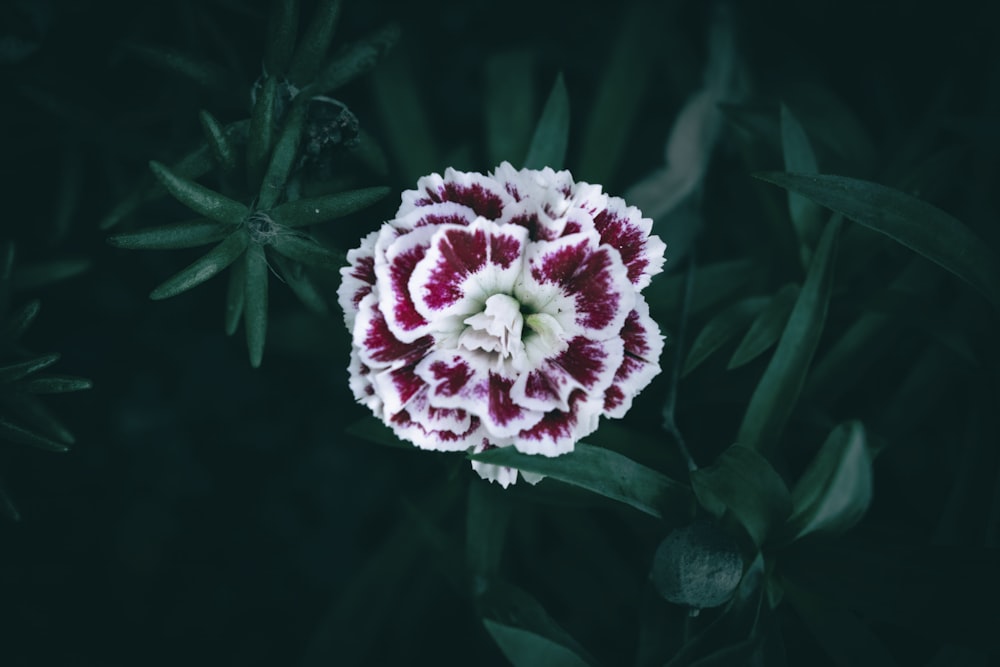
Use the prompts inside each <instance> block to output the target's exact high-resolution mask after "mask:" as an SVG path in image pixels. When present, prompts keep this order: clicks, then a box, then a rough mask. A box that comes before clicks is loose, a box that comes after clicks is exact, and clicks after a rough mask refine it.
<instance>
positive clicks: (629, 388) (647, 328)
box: [604, 296, 663, 418]
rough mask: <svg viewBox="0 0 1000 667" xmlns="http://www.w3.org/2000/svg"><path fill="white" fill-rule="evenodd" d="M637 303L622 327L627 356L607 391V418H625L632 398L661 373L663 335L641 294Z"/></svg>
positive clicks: (605, 402) (605, 407)
mask: <svg viewBox="0 0 1000 667" xmlns="http://www.w3.org/2000/svg"><path fill="white" fill-rule="evenodd" d="M635 305H636V307H635V308H634V309H633V310H632V312H630V313H629V315H628V317H627V318H626V319H625V326H624V327H623V328H622V333H621V337H622V340H623V341H624V347H625V355H624V358H623V359H622V363H621V365H620V366H619V367H618V370H617V372H616V373H615V377H614V381H613V382H612V384H611V386H610V387H608V388H607V389H606V390H605V392H604V414H605V415H606V416H608V417H615V418H620V417H624V416H625V413H626V412H628V410H629V408H631V407H632V399H633V398H634V397H635V396H636V395H637V394H638V393H639V392H640V391H642V390H643V389H645V388H646V386H647V385H648V384H649V383H650V382H651V381H652V380H653V378H654V377H656V375H657V374H658V373H659V372H660V365H659V360H660V354H661V353H662V352H663V335H662V334H660V329H659V327H658V326H657V325H656V322H654V321H653V319H652V318H651V317H650V316H649V305H648V304H647V303H646V299H644V298H643V297H642V296H639V298H638V299H637V300H636V304H635Z"/></svg>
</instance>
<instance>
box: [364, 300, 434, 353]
mask: <svg viewBox="0 0 1000 667" xmlns="http://www.w3.org/2000/svg"><path fill="white" fill-rule="evenodd" d="M433 343H434V341H433V339H432V338H431V337H430V336H424V337H423V338H419V339H417V340H415V341H413V342H405V341H401V340H399V339H398V338H396V336H395V335H394V334H393V333H392V331H391V330H390V329H389V326H388V324H387V323H386V321H385V317H384V316H383V315H382V311H381V310H379V307H378V295H377V294H375V293H374V292H372V293H371V294H369V295H368V296H366V297H365V298H363V299H362V300H361V304H360V307H359V309H358V313H357V320H356V322H355V324H354V345H356V346H357V348H358V354H359V356H360V358H361V362H362V363H364V364H366V365H368V366H371V367H372V368H386V367H392V368H399V367H400V366H408V365H410V364H414V363H416V362H417V361H419V360H420V359H422V358H423V357H424V356H425V355H426V354H427V352H428V351H429V350H430V348H431V345H433Z"/></svg>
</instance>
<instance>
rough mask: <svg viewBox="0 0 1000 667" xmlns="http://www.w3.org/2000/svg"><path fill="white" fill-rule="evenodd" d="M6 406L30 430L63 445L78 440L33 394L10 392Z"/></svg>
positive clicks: (21, 424) (23, 426) (5, 402)
mask: <svg viewBox="0 0 1000 667" xmlns="http://www.w3.org/2000/svg"><path fill="white" fill-rule="evenodd" d="M4 408H5V411H6V412H7V413H8V414H9V415H10V416H11V417H12V418H14V419H15V420H16V423H17V424H19V425H20V426H21V427H22V428H24V429H26V430H28V431H33V432H35V433H37V434H38V435H41V436H44V437H45V438H47V439H49V440H54V441H56V442H59V443H61V444H63V445H72V444H73V443H74V442H76V438H74V437H73V434H72V433H71V432H70V430H69V429H68V428H66V427H65V426H64V425H63V424H62V422H60V421H59V420H58V419H57V418H56V416H55V415H53V414H52V411H51V410H49V409H48V408H47V407H45V404H44V403H43V402H42V401H41V400H39V398H38V397H37V396H35V395H33V394H28V393H25V392H16V393H10V392H8V393H7V395H6V396H4Z"/></svg>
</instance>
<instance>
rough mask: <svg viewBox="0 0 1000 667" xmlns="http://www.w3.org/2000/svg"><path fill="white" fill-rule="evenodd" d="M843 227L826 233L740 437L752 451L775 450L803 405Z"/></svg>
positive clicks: (836, 222)
mask: <svg viewBox="0 0 1000 667" xmlns="http://www.w3.org/2000/svg"><path fill="white" fill-rule="evenodd" d="M840 227H841V222H840V219H839V217H837V218H833V219H831V220H830V221H829V222H828V223H827V225H826V227H825V228H824V230H823V235H822V236H821V237H820V240H819V243H818V244H817V246H816V252H815V253H814V254H813V258H812V262H811V263H810V264H809V273H808V275H807V276H806V281H805V284H804V285H803V286H802V290H801V291H800V292H799V297H798V299H796V301H795V307H794V308H793V309H792V314H791V315H790V316H789V318H788V324H787V325H785V330H784V331H783V332H782V334H781V339H780V340H779V341H778V347H777V349H776V350H775V351H774V356H772V357H771V362H770V363H769V364H768V366H767V369H766V370H765V371H764V375H763V377H761V379H760V382H759V383H757V387H756V389H754V392H753V396H751V398H750V405H749V406H747V411H746V413H745V414H744V415H743V422H742V423H741V424H740V431H739V436H738V437H737V441H739V442H741V443H743V444H745V445H746V446H748V447H755V448H757V449H759V450H760V451H762V452H765V453H767V452H771V451H773V450H774V448H775V447H776V446H777V442H778V438H779V437H780V436H781V432H782V431H783V430H784V428H785V423H786V422H787V421H788V418H789V416H790V415H791V414H792V410H793V409H794V408H795V403H796V402H797V401H798V397H799V393H800V392H801V391H802V385H803V383H804V382H805V377H806V373H807V372H808V370H809V365H810V363H811V362H812V358H813V354H814V353H815V352H816V346H817V345H819V339H820V336H821V335H822V333H823V325H824V324H825V323H826V311H827V306H828V304H829V301H830V291H831V289H832V287H833V268H834V264H835V262H834V258H835V257H836V254H837V237H838V235H839V233H840Z"/></svg>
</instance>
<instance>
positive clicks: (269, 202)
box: [257, 104, 307, 211]
mask: <svg viewBox="0 0 1000 667" xmlns="http://www.w3.org/2000/svg"><path fill="white" fill-rule="evenodd" d="M306 108H307V107H306V105H305V104H292V108H291V109H290V110H289V111H288V114H287V117H286V120H285V126H284V127H283V128H282V129H281V134H280V135H278V142H277V143H276V144H275V145H274V152H273V153H271V161H270V162H269V163H268V165H267V171H265V172H264V180H263V182H262V183H261V185H260V196H259V197H258V199H257V208H258V210H262V211H267V210H268V209H270V208H271V207H272V206H274V205H275V204H276V203H277V202H278V199H279V198H280V197H281V195H282V193H284V191H285V185H286V184H287V183H288V177H289V176H290V175H291V173H292V168H293V167H294V166H295V161H296V159H297V158H298V152H299V144H300V143H301V142H302V126H303V124H304V123H305V120H306Z"/></svg>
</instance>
